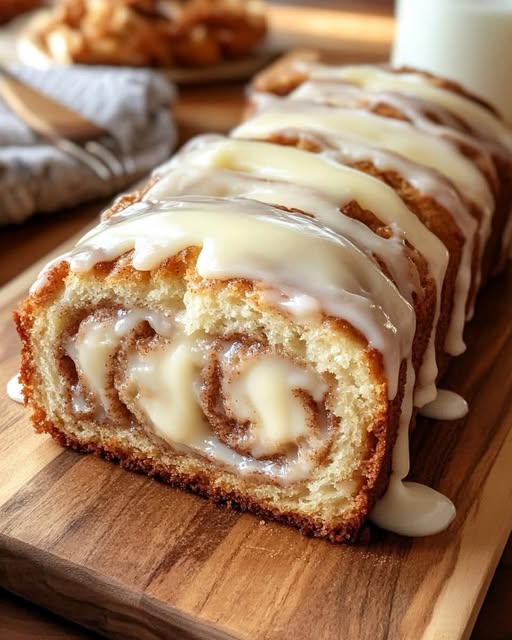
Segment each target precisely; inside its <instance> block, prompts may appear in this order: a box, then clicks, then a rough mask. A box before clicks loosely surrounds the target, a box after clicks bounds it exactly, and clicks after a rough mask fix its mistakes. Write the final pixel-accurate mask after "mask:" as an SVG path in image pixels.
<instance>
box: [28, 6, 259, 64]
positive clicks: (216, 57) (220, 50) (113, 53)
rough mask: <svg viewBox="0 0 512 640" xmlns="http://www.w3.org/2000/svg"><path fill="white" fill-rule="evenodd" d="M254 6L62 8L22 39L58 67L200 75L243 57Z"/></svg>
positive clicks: (255, 24) (252, 42) (255, 28)
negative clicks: (195, 71) (198, 70)
mask: <svg viewBox="0 0 512 640" xmlns="http://www.w3.org/2000/svg"><path fill="white" fill-rule="evenodd" d="M265 32H266V21H265V16H264V10H263V5H262V3H261V2H259V1H258V0H249V1H245V0H178V1H176V0H62V1H61V2H59V3H58V4H57V6H56V7H55V8H54V10H53V11H52V12H51V13H50V14H48V15H46V16H44V17H41V18H40V19H39V20H38V21H36V22H35V23H34V24H33V25H31V26H30V27H29V29H28V32H27V34H26V36H27V37H28V38H29V39H30V40H31V41H32V43H33V44H34V45H36V47H37V48H38V49H39V50H40V51H42V52H43V53H45V54H46V55H47V56H48V57H49V58H51V59H53V60H54V61H55V62H58V63H64V64H66V63H73V62H77V63H82V64H119V65H129V66H159V67H202V66H209V65H214V64H218V63H219V62H222V61H223V60H226V59H232V58H237V57H241V56H244V55H246V54H247V53H249V52H250V51H251V50H252V49H253V48H254V47H255V46H256V45H257V44H258V43H260V42H261V40H262V39H263V37H264V35H265Z"/></svg>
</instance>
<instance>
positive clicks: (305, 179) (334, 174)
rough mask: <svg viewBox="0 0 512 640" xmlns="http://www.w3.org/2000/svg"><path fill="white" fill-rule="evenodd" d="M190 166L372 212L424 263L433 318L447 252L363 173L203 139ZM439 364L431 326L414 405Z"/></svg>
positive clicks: (275, 149) (322, 160) (324, 157)
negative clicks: (274, 183) (281, 184)
mask: <svg viewBox="0 0 512 640" xmlns="http://www.w3.org/2000/svg"><path fill="white" fill-rule="evenodd" d="M185 153H186V155H187V156H188V162H189V163H190V166H195V167H201V166H206V167H214V168H215V167H216V168H225V169H230V170H234V171H240V172H247V173H250V174H251V175H253V176H256V177H259V178H261V179H267V180H281V181H288V182H291V183H293V184H298V185H300V186H303V187H307V188H309V189H312V190H313V191H320V192H321V193H322V194H323V195H324V196H326V197H328V198H329V199H330V200H331V201H332V202H333V203H335V204H336V206H338V207H342V206H344V205H345V204H347V203H348V202H350V201H351V200H355V201H356V202H358V203H359V204H360V206H362V207H363V208H365V209H368V210H370V211H372V212H374V213H375V215H376V216H377V217H378V218H379V219H380V220H382V221H383V222H384V223H389V224H396V225H397V226H398V227H399V228H400V230H401V231H402V232H403V234H404V236H405V238H407V240H408V241H409V242H410V243H411V244H412V245H413V246H416V247H419V248H421V252H422V253H423V255H424V256H425V258H426V259H427V261H428V263H429V266H430V271H431V274H432V277H433V278H434V280H435V282H436V293H437V304H436V317H435V324H437V318H438V317H439V306H440V305H439V301H440V293H441V290H442V285H443V280H444V275H445V272H446V266H447V263H448V252H447V250H446V248H445V247H444V245H443V244H442V242H441V241H440V240H439V239H438V238H437V237H436V236H435V235H434V234H433V233H431V232H430V231H429V230H428V229H427V228H426V227H425V225H423V224H422V223H421V222H420V220H419V219H418V218H417V217H416V216H415V215H414V214H413V213H412V212H411V211H410V210H409V209H408V208H407V207H406V206H405V204H404V203H403V202H402V200H401V199H400V198H399V197H398V196H397V194H396V193H395V192H394V191H393V189H391V188H390V187H388V186H387V185H386V184H384V183H382V182H381V181H379V180H377V179H376V178H373V177H372V176H369V175H367V174H365V173H362V172H360V171H357V170H355V169H351V168H350V167H345V166H343V165H341V164H339V163H338V162H336V161H335V160H333V159H332V158H331V157H329V155H328V154H316V153H309V152H308V151H302V150H300V149H296V148H295V147H287V146H278V145H273V144H271V143H268V142H252V141H245V140H244V141H242V140H229V139H226V138H222V137H218V136H205V137H203V138H201V139H199V140H198V141H196V142H194V144H193V145H192V146H189V147H188V149H186V151H185ZM183 162H185V161H184V160H183V158H182V157H181V156H177V157H176V158H175V159H173V160H172V161H171V162H170V163H168V164H167V165H164V166H163V167H162V168H161V170H160V171H159V172H158V173H157V175H164V174H165V173H166V172H168V171H169V170H173V168H174V167H175V166H179V165H180V164H181V166H183V164H182V163H183ZM436 376H437V364H436V358H435V327H434V330H433V331H432V333H431V336H430V340H429V345H428V348H427V350H426V352H425V356H424V359H423V363H422V367H421V370H420V373H419V376H418V389H417V390H416V403H417V405H418V406H421V405H422V404H426V403H427V402H429V401H430V400H432V399H433V398H434V397H435V394H436V390H435V380H436Z"/></svg>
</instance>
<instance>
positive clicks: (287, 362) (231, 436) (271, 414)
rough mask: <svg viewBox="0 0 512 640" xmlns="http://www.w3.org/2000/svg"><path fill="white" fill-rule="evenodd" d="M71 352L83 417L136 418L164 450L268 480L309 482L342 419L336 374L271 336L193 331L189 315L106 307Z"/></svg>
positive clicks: (73, 396) (137, 426) (81, 330)
mask: <svg viewBox="0 0 512 640" xmlns="http://www.w3.org/2000/svg"><path fill="white" fill-rule="evenodd" d="M64 352H65V355H64V356H63V359H64V360H65V361H66V362H67V363H68V365H69V362H70V361H71V362H72V363H73V365H74V372H75V375H74V378H75V383H74V384H73V385H71V387H70V398H69V406H70V408H71V410H72V411H73V412H74V413H75V414H76V415H78V416H83V417H92V418H94V419H96V420H99V421H100V422H107V423H110V424H117V425H119V424H122V425H123V424H124V425H125V426H126V425H127V424H128V425H130V426H131V428H132V429H133V430H141V431H143V432H144V433H145V434H146V435H148V436H149V437H150V438H151V439H152V440H153V441H154V442H155V443H156V444H157V445H158V446H159V447H160V448H163V449H164V450H165V449H168V448H170V449H171V450H172V451H173V453H176V454H180V453H194V454H195V455H197V456H200V457H202V458H205V459H208V460H210V461H213V462H215V463H216V464H219V463H220V464H221V465H224V466H226V467H228V468H231V469H233V468H235V469H236V471H237V472H238V473H242V474H250V475H256V476H257V475H261V474H263V476H265V480H266V481H269V480H270V481H272V482H279V483H284V484H287V483H289V482H297V481H300V480H304V479H306V478H307V477H308V476H309V475H310V473H311V471H312V470H313V469H314V468H315V466H317V465H318V464H320V463H321V462H322V460H324V459H325V457H326V455H327V454H328V452H329V449H330V446H331V445H332V441H333V438H334V436H335V433H336V430H337V428H338V427H339V424H340V417H339V416H337V415H336V414H335V412H334V410H333V409H332V408H331V393H332V385H333V382H332V381H330V380H329V379H328V376H327V375H326V374H320V373H318V372H316V371H315V370H314V369H313V368H312V367H311V366H310V365H308V364H306V363H305V362H301V361H300V360H299V359H298V358H297V356H295V355H290V354H287V353H286V352H285V350H284V349H282V348H276V347H275V346H271V345H269V344H268V342H267V340H266V339H265V338H264V337H260V338H254V337H250V336H247V335H233V336H210V335H208V334H207V333H205V332H203V331H196V332H195V333H194V334H192V335H187V334H186V333H185V331H184V329H183V327H182V326H181V324H180V321H179V316H178V317H177V318H174V319H173V320H171V319H170V318H168V317H167V316H165V315H164V314H162V313H157V312H149V311H145V310H142V309H132V310H126V309H120V310H117V311H115V312H112V311H107V310H103V309H100V310H96V311H94V312H93V313H91V314H90V315H88V316H86V317H85V318H84V319H83V320H82V321H81V322H80V323H79V326H78V329H77V331H76V333H75V334H74V335H72V336H70V337H68V338H67V339H66V340H65V344H64ZM68 369H69V366H68Z"/></svg>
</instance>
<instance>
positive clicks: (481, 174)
mask: <svg viewBox="0 0 512 640" xmlns="http://www.w3.org/2000/svg"><path fill="white" fill-rule="evenodd" d="M254 86H255V92H254V93H253V100H252V108H251V111H252V114H251V116H250V117H249V118H248V119H247V120H246V121H245V122H244V123H242V124H241V125H240V126H239V127H237V128H236V129H235V130H234V131H233V132H232V133H231V135H230V136H229V137H224V136H217V135H211V136H201V137H199V138H196V139H194V140H192V141H191V142H190V143H189V144H188V145H187V146H186V147H185V148H184V149H183V150H182V151H181V152H180V153H178V154H177V155H176V156H175V157H174V158H173V159H172V160H171V161H170V162H169V163H167V164H166V165H164V166H162V167H160V168H159V169H158V170H157V171H156V172H155V175H154V177H153V179H152V180H151V181H150V182H149V183H148V185H147V186H146V187H145V188H144V189H143V190H142V191H140V192H138V193H134V194H132V195H130V196H124V197H123V198H121V199H120V200H119V201H118V202H117V203H116V204H115V205H114V206H113V207H112V208H111V209H110V210H108V211H107V212H106V213H105V214H104V216H103V220H102V222H101V223H100V224H99V225H98V226H97V227H96V228H95V229H93V230H92V231H91V232H90V233H89V234H87V235H86V236H85V237H84V238H83V239H82V240H81V241H80V242H79V243H78V245H77V246H76V247H75V248H74V249H73V250H72V251H71V252H70V253H68V254H66V255H64V256H62V257H61V258H58V259H57V260H55V261H53V262H52V263H51V264H49V265H48V266H47V267H46V269H45V270H44V271H43V272H42V274H41V276H40V278H39V280H38V281H37V282H36V284H35V285H34V287H33V289H32V293H31V295H30V296H29V297H28V298H27V300H26V301H25V302H24V303H23V305H22V307H21V309H20V311H19V313H18V314H17V315H16V322H17V326H18V331H19V334H20V336H21V339H22V342H23V353H22V369H21V380H22V383H23V385H24V394H25V399H26V403H27V404H28V406H29V407H30V409H31V411H32V419H33V422H34V425H35V427H36V429H37V430H38V431H42V432H47V433H50V434H51V435H52V436H53V437H54V438H56V439H57V440H58V441H59V442H61V443H62V444H64V445H67V446H70V447H73V448H75V449H77V450H80V451H84V452H95V453H97V454H101V455H104V456H106V457H108V458H109V459H115V460H118V461H119V462H120V463H121V464H122V465H123V466H125V467H127V468H130V469H134V470H138V471H143V472H145V473H148V474H149V475H157V476H159V477H160V478H162V479H164V480H166V481H169V482H171V483H173V484H175V485H177V486H181V487H184V488H187V489H190V490H192V491H195V492H198V493H201V494H203V495H206V496H209V497H211V498H213V499H216V500H222V501H227V502H229V503H234V504H236V505H238V506H239V507H241V508H242V509H247V510H250V511H253V512H256V513H260V514H263V515H265V516H269V517H273V518H276V519H279V520H281V521H284V522H287V523H290V524H292V525H295V526H297V527H299V528H300V529H301V530H302V531H303V532H306V533H310V534H313V535H317V536H323V537H326V538H328V539H330V540H332V541H352V540H355V539H356V538H357V537H358V534H359V532H360V530H361V527H362V525H363V523H364V522H365V520H366V519H367V518H368V516H370V517H371V519H372V520H374V521H375V522H376V523H377V524H379V525H380V526H383V527H385V528H389V529H391V530H393V531H396V532H399V533H403V534H408V535H425V534H429V533H435V532H437V531H439V530H441V529H443V528H445V527H446V526H447V525H448V524H449V523H450V521H451V520H452V519H453V517H454V513H455V511H454V507H453V505H452V503H451V502H450V501H449V500H448V498H445V497H444V496H442V495H440V494H439V493H437V492H436V491H434V490H433V489H430V488H429V487H425V486H423V485H418V484H415V483H408V482H404V481H403V480H404V478H405V477H406V476H407V474H408V471H409V453H408V436H409V431H410V429H411V428H412V426H413V424H414V415H415V413H416V411H417V410H418V409H420V410H421V408H423V409H424V410H425V409H426V410H427V412H428V413H430V414H436V413H437V414H438V415H439V414H440V415H444V414H445V413H446V414H447V413H448V412H450V413H451V414H452V415H453V413H454V409H455V413H457V412H458V411H459V409H458V407H459V406H460V404H461V402H460V399H457V398H453V397H451V398H450V397H448V399H447V397H446V395H445V394H439V395H437V394H438V392H437V389H436V382H437V379H438V377H439V375H440V373H441V372H442V370H443V369H444V367H445V365H446V362H447V360H448V358H449V357H450V356H452V355H457V354H459V353H461V352H462V351H463V350H464V348H465V345H464V339H463V329H464V323H465V321H466V319H467V318H468V317H469V316H471V313H472V309H473V304H474V300H475V296H476V294H477V291H478V289H479V287H480V286H481V285H482V283H484V282H485V280H486V279H487V277H488V275H489V273H490V272H491V271H492V270H494V269H496V268H498V266H499V264H500V263H501V262H502V259H503V256H505V254H506V252H507V251H508V246H509V243H510V235H511V233H512V229H511V227H512V224H511V215H510V212H511V205H512V134H511V132H510V130H508V129H507V128H506V126H505V125H504V124H503V122H502V121H501V120H500V119H499V117H498V116H497V115H496V114H495V113H494V112H493V111H492V110H491V109H490V108H489V107H488V106H487V105H485V104H484V103H482V102H480V101H479V100H478V99H476V98H474V97H472V96H470V95H468V94H466V93H465V92H464V91H463V90H462V89H461V88H459V87H457V86H454V85H452V84H450V83H447V82H445V81H443V80H441V79H439V78H434V77H432V76H429V75H426V74H422V73H419V72H416V71H412V70H393V69H388V68H383V67H370V66H352V67H331V66H324V65H321V64H317V63H316V62H311V61H307V60H295V59H291V60H289V61H287V62H286V63H281V64H280V65H277V66H276V67H274V68H272V69H270V70H269V71H268V72H266V73H264V74H262V75H261V76H260V77H259V78H258V79H257V80H256V82H255V85H254ZM436 395H437V399H436ZM454 402H455V405H453V403H454ZM446 404H448V405H453V406H448V407H447V406H445V405H446ZM448 410H449V411H448ZM425 514H428V515H427V516H426V515H425Z"/></svg>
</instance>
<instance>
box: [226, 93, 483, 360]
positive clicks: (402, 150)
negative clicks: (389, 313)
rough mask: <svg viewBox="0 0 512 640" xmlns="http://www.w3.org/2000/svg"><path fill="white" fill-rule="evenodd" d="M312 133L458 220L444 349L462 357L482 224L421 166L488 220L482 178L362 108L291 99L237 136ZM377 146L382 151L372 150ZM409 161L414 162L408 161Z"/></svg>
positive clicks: (427, 138)
mask: <svg viewBox="0 0 512 640" xmlns="http://www.w3.org/2000/svg"><path fill="white" fill-rule="evenodd" d="M292 97H293V95H292ZM310 130H312V131H315V132H319V133H321V134H323V135H327V136H328V138H327V139H328V141H329V143H330V144H332V145H334V146H335V147H336V148H337V149H338V150H339V151H340V153H341V155H342V158H341V160H342V161H343V162H346V161H347V160H348V161H351V162H354V161H357V160H362V159H369V160H371V162H372V163H373V164H374V165H375V166H376V167H378V168H379V169H381V170H386V169H394V170H395V171H397V172H398V173H399V174H400V175H402V176H403V177H404V178H405V179H406V180H407V181H408V182H409V183H410V184H412V185H413V186H414V187H416V188H417V189H418V190H419V191H420V192H421V193H426V194H428V195H432V196H433V197H434V198H435V199H437V200H438V201H439V202H440V204H442V205H443V206H445V207H446V208H447V209H448V211H450V213H451V214H452V216H454V217H455V220H456V222H457V223H458V226H459V228H460V229H461V231H462V233H463V235H464V236H465V239H466V241H465V244H464V247H463V251H462V256H461V261H460V265H459V269H458V273H457V278H456V282H455V292H454V307H453V312H452V316H451V320H450V325H449V329H448V333H447V336H446V344H445V347H446V350H447V352H448V353H450V354H451V355H459V354H461V353H462V352H463V351H464V350H465V344H464V340H463V332H464V325H465V321H466V305H467V301H468V295H469V287H470V283H471V261H472V254H473V245H474V236H475V233H476V229H477V222H476V220H475V219H474V218H473V217H472V216H471V215H470V213H469V210H468V208H467V207H466V206H465V205H464V204H463V203H462V202H461V200H460V198H459V196H458V195H457V194H456V193H455V192H454V190H453V188H450V186H449V185H447V184H446V183H445V182H444V181H442V180H441V179H440V177H438V176H436V174H435V173H434V172H432V171H430V172H426V171H425V170H422V168H421V167H422V166H423V165H425V166H426V167H429V168H431V169H433V168H434V169H437V170H438V171H440V172H441V173H442V174H444V175H446V177H448V178H449V179H450V180H451V181H452V182H453V184H455V185H456V186H457V188H458V189H459V191H460V192H461V193H464V194H467V196H468V197H469V198H470V199H472V200H473V201H474V202H476V203H477V205H478V207H479V208H480V209H481V211H482V212H483V214H484V217H485V219H486V220H487V221H489V220H490V218H491V214H492V211H493V209H494V199H493V196H492V194H491V192H490V189H489V186H488V184H487V182H486V180H485V178H484V177H483V175H482V173H481V172H480V171H479V170H478V169H477V168H476V166H475V165H474V164H473V163H472V162H470V161H469V160H468V159H467V158H466V157H465V156H464V155H463V154H461V153H460V152H459V151H458V150H457V149H456V148H455V147H453V146H452V145H451V144H449V143H448V142H447V141H445V140H443V139H442V138H440V137H438V136H432V135H427V134H425V133H422V132H421V131H417V130H416V129H415V128H414V127H413V126H412V125H410V124H409V123H406V122H402V121H400V120H394V119H392V118H385V117H382V116H377V115H375V114H373V113H370V112H367V111H363V110H358V109H345V108H331V107H325V106H322V105H315V104H314V103H311V102H304V101H300V102H293V103H292V104H290V100H283V101H280V102H278V103H276V104H274V106H272V107H270V108H268V109H267V110H265V111H264V112H261V113H259V114H257V115H256V116H255V117H253V118H251V119H250V120H248V121H247V122H245V123H243V124H242V125H240V126H239V127H238V128H237V129H235V130H234V132H233V135H234V136H235V137H241V138H258V137H261V136H264V137H267V136H269V135H271V134H274V133H276V132H279V131H280V132H283V133H286V132H288V131H291V132H292V133H293V132H296V133H298V132H303V131H310ZM345 132H349V133H348V134H346V133H345ZM340 134H342V135H340ZM372 142H373V143H376V145H377V147H373V146H368V143H372ZM382 149H386V150H388V151H392V152H393V153H385V152H383V151H382ZM396 154H399V155H396ZM404 158H406V159H407V160H410V161H412V162H404ZM418 165H420V166H418ZM483 226H484V225H482V228H483ZM488 228H489V222H488V223H487V229H488ZM482 240H483V239H482Z"/></svg>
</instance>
